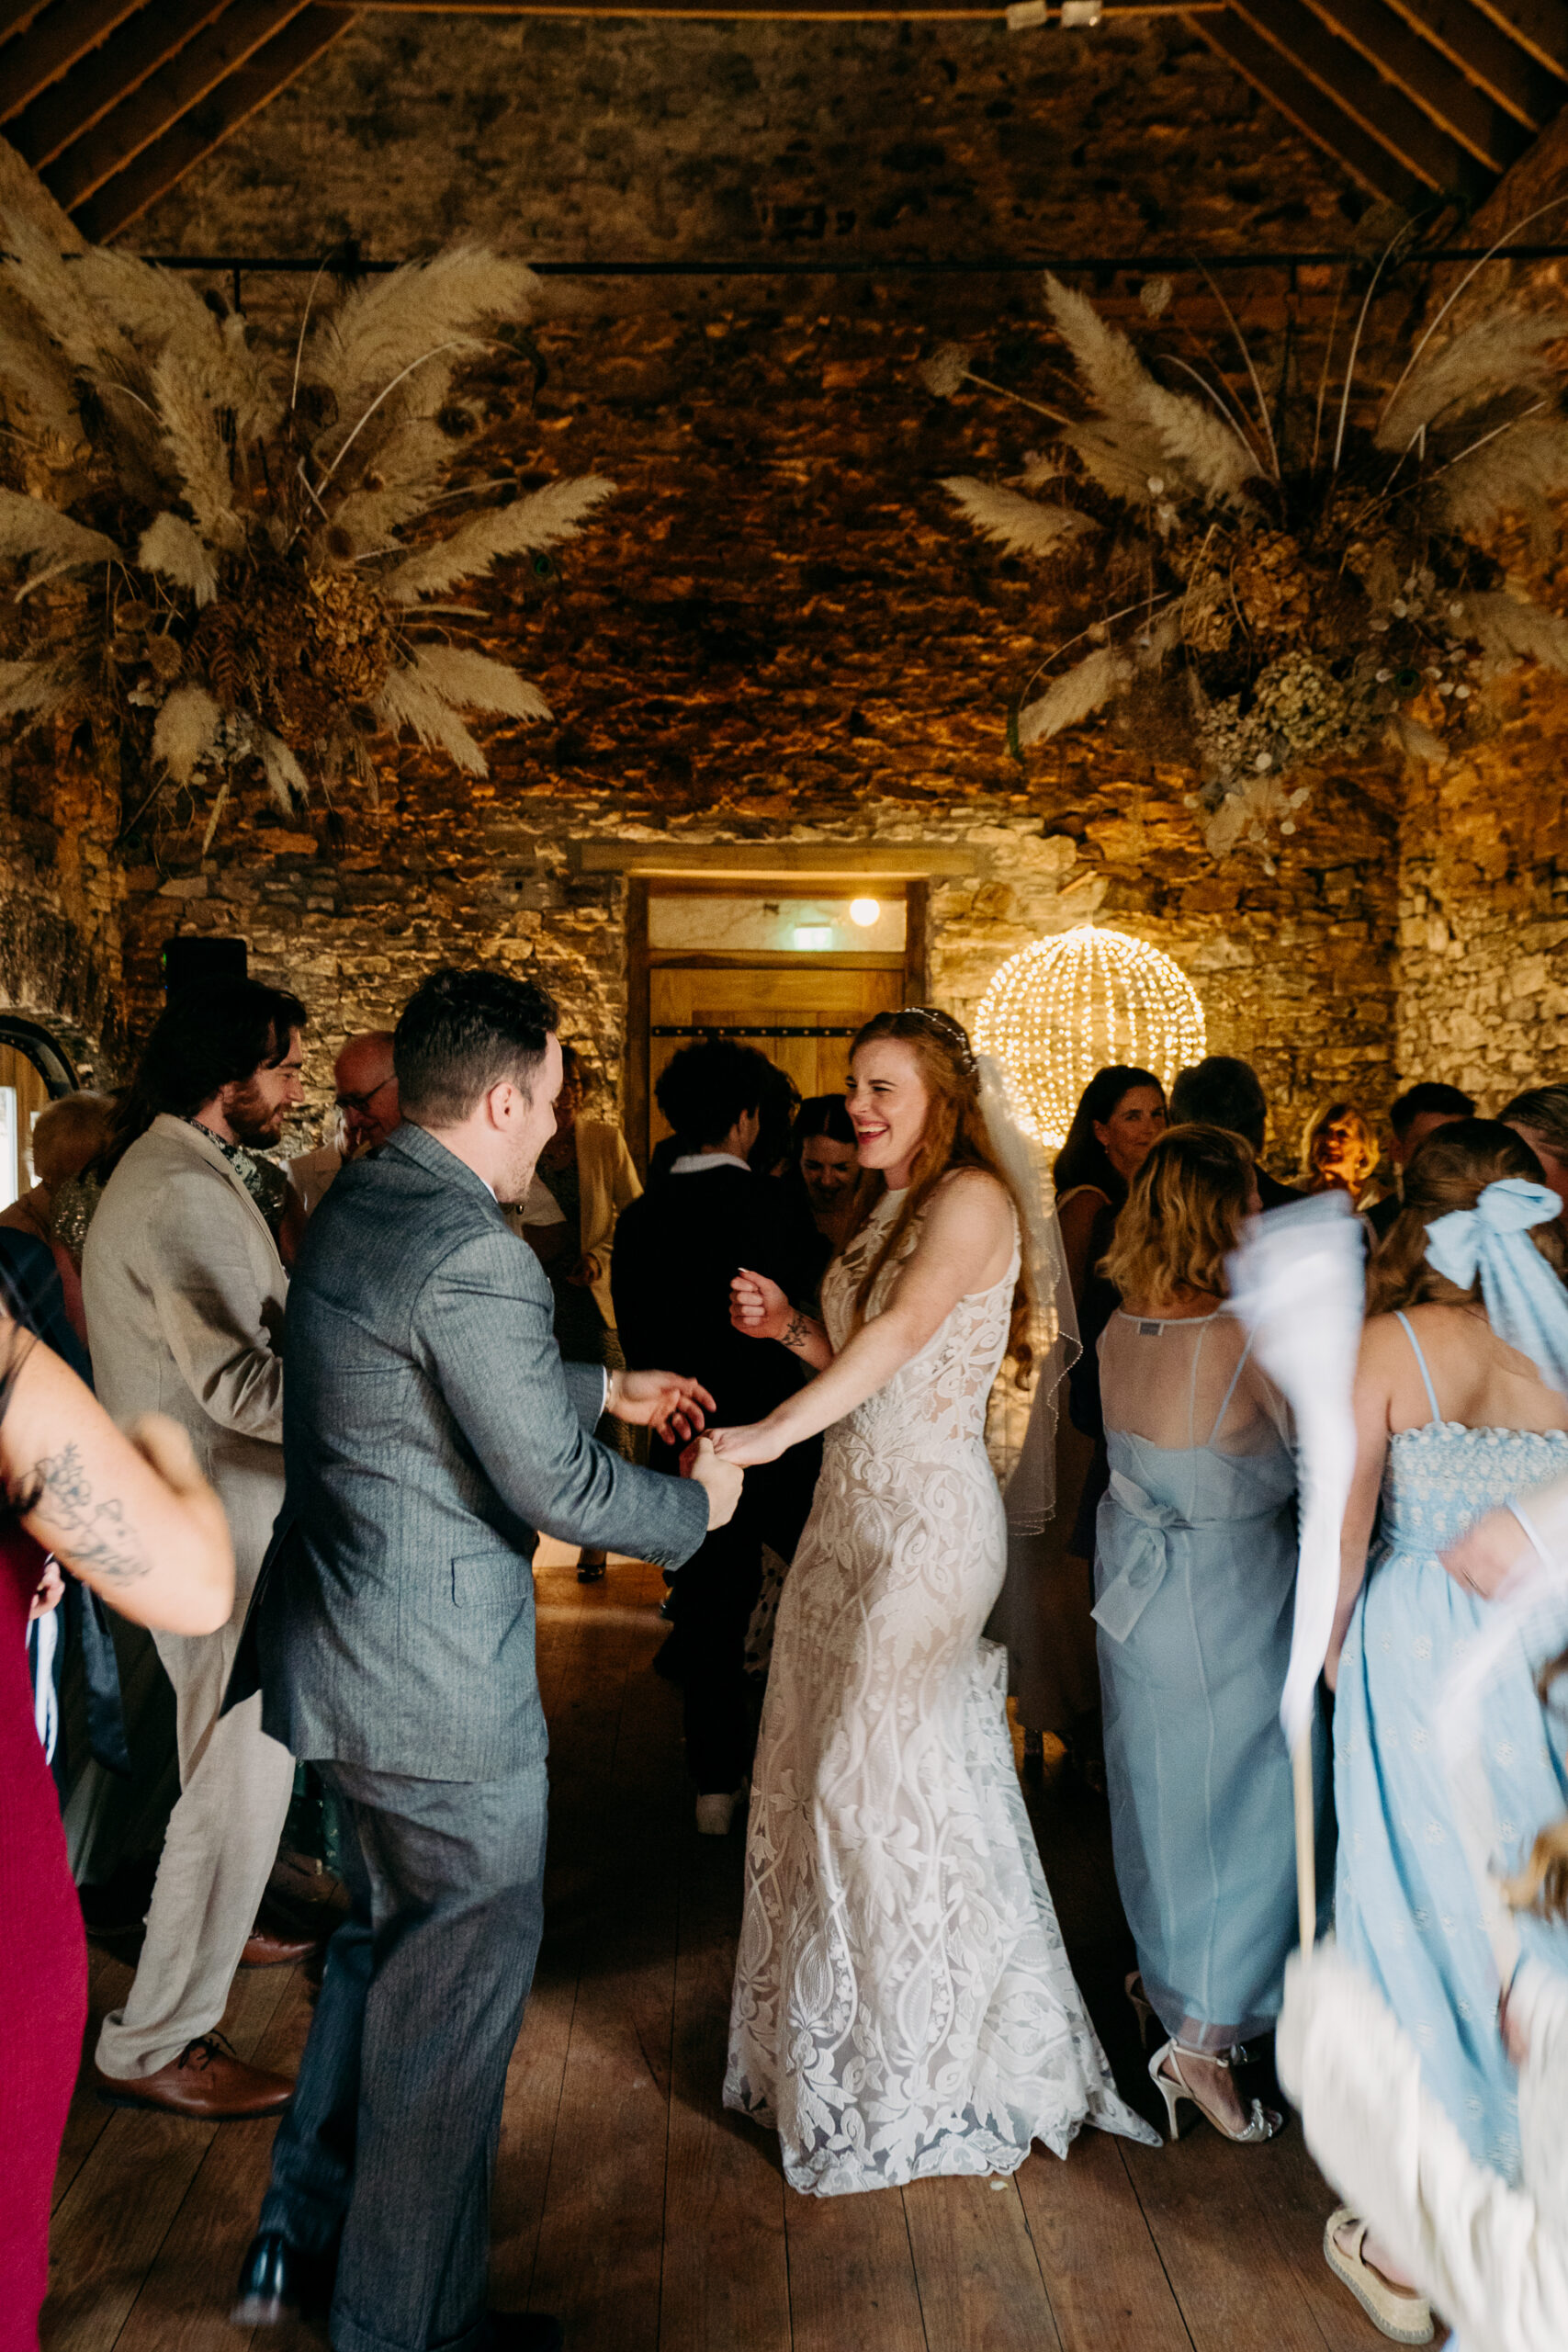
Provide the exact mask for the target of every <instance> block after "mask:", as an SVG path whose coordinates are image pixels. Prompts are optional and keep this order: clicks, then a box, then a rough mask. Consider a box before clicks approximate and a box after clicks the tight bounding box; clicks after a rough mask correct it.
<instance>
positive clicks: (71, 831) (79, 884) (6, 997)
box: [0, 729, 126, 1077]
mask: <svg viewBox="0 0 1568 2352" xmlns="http://www.w3.org/2000/svg"><path fill="white" fill-rule="evenodd" d="M118 827H119V792H118V779H117V777H116V775H115V774H114V771H113V768H112V764H106V763H105V762H104V761H103V760H102V759H101V758H100V757H98V756H96V754H95V752H94V751H93V748H92V747H91V745H89V744H86V743H85V742H83V741H73V740H72V738H71V737H70V735H69V734H68V733H67V732H66V731H65V730H63V729H61V730H56V731H54V732H52V733H51V735H50V737H49V738H48V739H47V740H46V741H39V738H38V737H36V736H35V737H34V738H33V739H32V740H31V741H29V742H28V743H27V744H26V745H24V746H22V747H19V748H5V747H0V1004H4V1005H5V1006H6V1008H7V1009H8V1010H10V1011H14V1012H25V1013H27V1014H28V1016H29V1017H30V1018H32V1019H35V1020H38V1021H40V1022H41V1023H43V1024H44V1026H45V1027H47V1028H48V1029H50V1030H51V1033H52V1034H53V1035H55V1036H56V1038H57V1039H58V1041H59V1042H60V1044H61V1045H62V1046H64V1047H65V1049H66V1051H67V1053H68V1054H69V1055H70V1057H71V1058H72V1060H73V1063H74V1064H75V1066H76V1068H77V1069H78V1070H79V1071H80V1072H81V1073H82V1074H83V1076H84V1077H91V1076H95V1075H96V1076H103V1075H105V1074H107V1073H109V1072H112V1071H113V1070H114V1069H116V1068H117V1066H118V1063H119V1061H120V1060H121V1059H122V1058H123V1056H124V1053H125V1050H126V1037H125V1031H124V1022H123V1013H124V1003H123V997H122V994H121V990H120V938H119V906H120V900H121V897H122V892H123V881H122V876H121V875H120V872H119V869H118V860H117V857H116V854H115V841H116V835H117V833H118Z"/></svg>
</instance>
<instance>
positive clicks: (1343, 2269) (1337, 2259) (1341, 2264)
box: [1323, 2205, 1433, 2344]
mask: <svg viewBox="0 0 1568 2352" xmlns="http://www.w3.org/2000/svg"><path fill="white" fill-rule="evenodd" d="M1347 2226H1348V2228H1349V2229H1350V2231H1351V2232H1352V2236H1351V2240H1350V2246H1351V2250H1350V2252H1349V2253H1348V2254H1347V2253H1346V2251H1345V2249H1344V2247H1343V2246H1342V2245H1340V2244H1339V2242H1338V2233H1339V2232H1340V2231H1341V2230H1342V2229H1345V2228H1346V2227H1347ZM1366 2239H1367V2223H1366V2222H1363V2221H1362V2220H1361V2219H1360V2218H1359V2215H1357V2214H1355V2213H1353V2212H1352V2211H1350V2208H1349V2207H1348V2205H1340V2206H1337V2207H1336V2209H1335V2211H1333V2212H1332V2213H1330V2215H1329V2217H1328V2219H1327V2221H1326V2222H1325V2223H1324V2225H1323V2257H1324V2260H1325V2262H1326V2263H1327V2265H1328V2267H1329V2268H1330V2270H1332V2271H1333V2273H1334V2276H1335V2277H1336V2278H1337V2279H1338V2280H1339V2281H1340V2283H1341V2285H1342V2286H1346V2287H1348V2288H1349V2290H1350V2292H1351V2293H1352V2294H1353V2295H1354V2296H1355V2298H1356V2301H1358V2302H1359V2304H1360V2306H1361V2309H1362V2310H1363V2311H1364V2312H1366V2314H1367V2317H1368V2318H1369V2319H1370V2320H1371V2324H1372V2325H1373V2326H1374V2327H1375V2328H1377V2329H1378V2330H1379V2331H1380V2333H1381V2334H1382V2335H1386V2336H1388V2337H1389V2339H1390V2340H1391V2342H1393V2343H1394V2344H1430V2342H1431V2341H1432V2334H1433V2329H1432V2306H1431V2305H1430V2303H1428V2301H1427V2298H1426V2296H1425V2295H1416V2294H1411V2293H1406V2292H1404V2290H1401V2289H1400V2288H1398V2287H1391V2286H1390V2285H1389V2283H1388V2280H1387V2279H1386V2278H1384V2277H1383V2276H1382V2272H1381V2271H1378V2270H1374V2269H1373V2268H1372V2266H1371V2263H1370V2262H1369V2261H1368V2260H1367V2257H1366V2255H1365V2253H1364V2251H1363V2248H1364V2247H1365V2245H1366Z"/></svg>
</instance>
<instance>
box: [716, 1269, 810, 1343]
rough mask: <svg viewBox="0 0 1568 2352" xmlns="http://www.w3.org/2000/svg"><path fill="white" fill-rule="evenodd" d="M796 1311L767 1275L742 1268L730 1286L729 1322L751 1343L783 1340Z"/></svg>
mask: <svg viewBox="0 0 1568 2352" xmlns="http://www.w3.org/2000/svg"><path fill="white" fill-rule="evenodd" d="M794 1313H795V1309H794V1307H793V1306H791V1305H790V1302H789V1300H788V1299H787V1298H786V1297H785V1296H784V1293H783V1291H782V1290H780V1288H779V1286H778V1284H777V1283H771V1282H770V1281H769V1280H768V1277H767V1275H766V1274H754V1273H753V1272H751V1269H750V1266H742V1267H741V1268H740V1269H739V1272H737V1274H736V1276H735V1279H734V1281H733V1282H732V1283H730V1285H729V1319H730V1321H731V1322H732V1323H733V1324H734V1326H735V1328H736V1329H737V1330H738V1331H744V1332H745V1334H746V1336H747V1338H748V1339H749V1340H782V1339H783V1338H784V1331H785V1329H786V1328H787V1326H788V1324H789V1320H790V1317H792V1316H793V1315H794Z"/></svg>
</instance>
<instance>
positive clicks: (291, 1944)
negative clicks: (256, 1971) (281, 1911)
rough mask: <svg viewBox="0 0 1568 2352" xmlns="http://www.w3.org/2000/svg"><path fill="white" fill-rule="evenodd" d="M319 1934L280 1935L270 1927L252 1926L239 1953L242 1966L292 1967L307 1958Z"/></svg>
mask: <svg viewBox="0 0 1568 2352" xmlns="http://www.w3.org/2000/svg"><path fill="white" fill-rule="evenodd" d="M320 1941H321V1939H320V1937H319V1936H280V1935H278V1934H277V1933H276V1930H275V1929H273V1928H252V1929H251V1932H250V1935H249V1937H248V1938H247V1939H246V1942H245V1949H244V1951H243V1952H242V1953H241V1954H240V1965H241V1967H242V1968H292V1967H294V1966H295V1965H296V1963H297V1962H299V1961H301V1960H309V1959H310V1954H311V1953H312V1952H313V1951H315V1950H316V1948H317V1946H318V1944H319V1943H320Z"/></svg>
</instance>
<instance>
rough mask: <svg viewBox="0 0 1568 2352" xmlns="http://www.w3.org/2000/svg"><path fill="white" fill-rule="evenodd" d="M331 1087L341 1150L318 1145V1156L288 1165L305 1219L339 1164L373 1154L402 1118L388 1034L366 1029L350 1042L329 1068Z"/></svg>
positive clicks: (309, 1153) (306, 1154)
mask: <svg viewBox="0 0 1568 2352" xmlns="http://www.w3.org/2000/svg"><path fill="white" fill-rule="evenodd" d="M333 1084H334V1086H335V1087H336V1089H337V1110H338V1118H339V1122H340V1126H341V1132H342V1136H343V1148H342V1149H341V1151H340V1150H337V1149H335V1148H333V1146H332V1145H331V1144H324V1145H323V1146H322V1147H321V1150H320V1151H307V1152H304V1153H302V1154H301V1156H300V1157H299V1159H291V1160H290V1161H289V1163H288V1181H289V1182H290V1183H291V1184H292V1185H293V1187H294V1190H295V1191H296V1193H299V1202H300V1205H301V1207H302V1208H303V1209H304V1212H305V1214H306V1216H310V1213H311V1211H312V1210H314V1209H316V1208H318V1207H319V1206H320V1204H321V1199H322V1196H323V1195H324V1193H325V1192H326V1189H327V1187H328V1185H329V1184H330V1183H331V1182H332V1181H333V1177H334V1176H335V1175H336V1174H337V1172H338V1170H339V1169H340V1168H341V1167H342V1166H343V1164H344V1160H347V1159H358V1157H359V1155H360V1153H361V1152H365V1151H374V1150H375V1149H376V1147H377V1146H378V1144H383V1143H385V1142H386V1140H387V1137H388V1136H389V1135H390V1134H391V1132H392V1130H393V1128H394V1127H395V1126H397V1125H398V1124H399V1122H400V1119H401V1117H402V1113H401V1111H400V1108H399V1105H398V1080H397V1074H396V1072H395V1071H394V1070H393V1068H392V1033H391V1031H390V1030H389V1029H367V1030H366V1031H365V1032H364V1033H363V1035H360V1036H357V1037H351V1038H350V1039H349V1040H348V1043H347V1044H346V1045H345V1046H344V1049H343V1051H342V1052H341V1053H340V1054H339V1056H338V1057H337V1059H336V1061H335V1062H334V1063H333Z"/></svg>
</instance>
